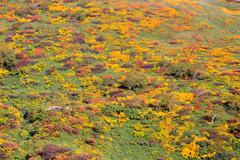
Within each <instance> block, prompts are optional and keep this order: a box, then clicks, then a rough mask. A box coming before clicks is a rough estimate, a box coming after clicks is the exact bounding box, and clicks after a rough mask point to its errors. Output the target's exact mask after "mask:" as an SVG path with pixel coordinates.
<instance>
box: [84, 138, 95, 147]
mask: <svg viewBox="0 0 240 160" xmlns="http://www.w3.org/2000/svg"><path fill="white" fill-rule="evenodd" d="M85 142H86V143H87V144H90V145H92V146H95V145H96V144H97V142H96V141H95V139H94V138H87V139H86V140H85Z"/></svg>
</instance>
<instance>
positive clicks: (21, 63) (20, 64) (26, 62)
mask: <svg viewBox="0 0 240 160" xmlns="http://www.w3.org/2000/svg"><path fill="white" fill-rule="evenodd" d="M27 65H28V60H21V61H19V62H18V63H17V64H16V65H15V66H13V67H11V68H10V69H11V70H15V69H17V68H21V67H24V66H27Z"/></svg>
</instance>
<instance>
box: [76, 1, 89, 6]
mask: <svg viewBox="0 0 240 160" xmlns="http://www.w3.org/2000/svg"><path fill="white" fill-rule="evenodd" d="M87 4H88V2H87V0H80V1H79V2H78V3H77V6H80V7H85V6H86V5H87Z"/></svg>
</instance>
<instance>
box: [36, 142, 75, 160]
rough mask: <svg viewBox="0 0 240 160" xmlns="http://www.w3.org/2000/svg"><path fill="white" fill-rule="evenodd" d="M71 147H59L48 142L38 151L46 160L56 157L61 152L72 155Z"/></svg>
mask: <svg viewBox="0 0 240 160" xmlns="http://www.w3.org/2000/svg"><path fill="white" fill-rule="evenodd" d="M70 151H71V149H70V148H63V147H59V146H57V145H56V144H46V145H45V147H44V148H43V150H42V151H40V152H38V153H37V155H40V156H41V157H42V158H43V159H44V160H49V159H56V156H58V155H60V154H65V155H68V156H69V155H72V153H71V152H70Z"/></svg>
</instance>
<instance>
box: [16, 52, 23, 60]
mask: <svg viewBox="0 0 240 160" xmlns="http://www.w3.org/2000/svg"><path fill="white" fill-rule="evenodd" d="M24 54H25V53H24V52H21V53H18V54H15V57H16V58H17V59H23V58H24Z"/></svg>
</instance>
